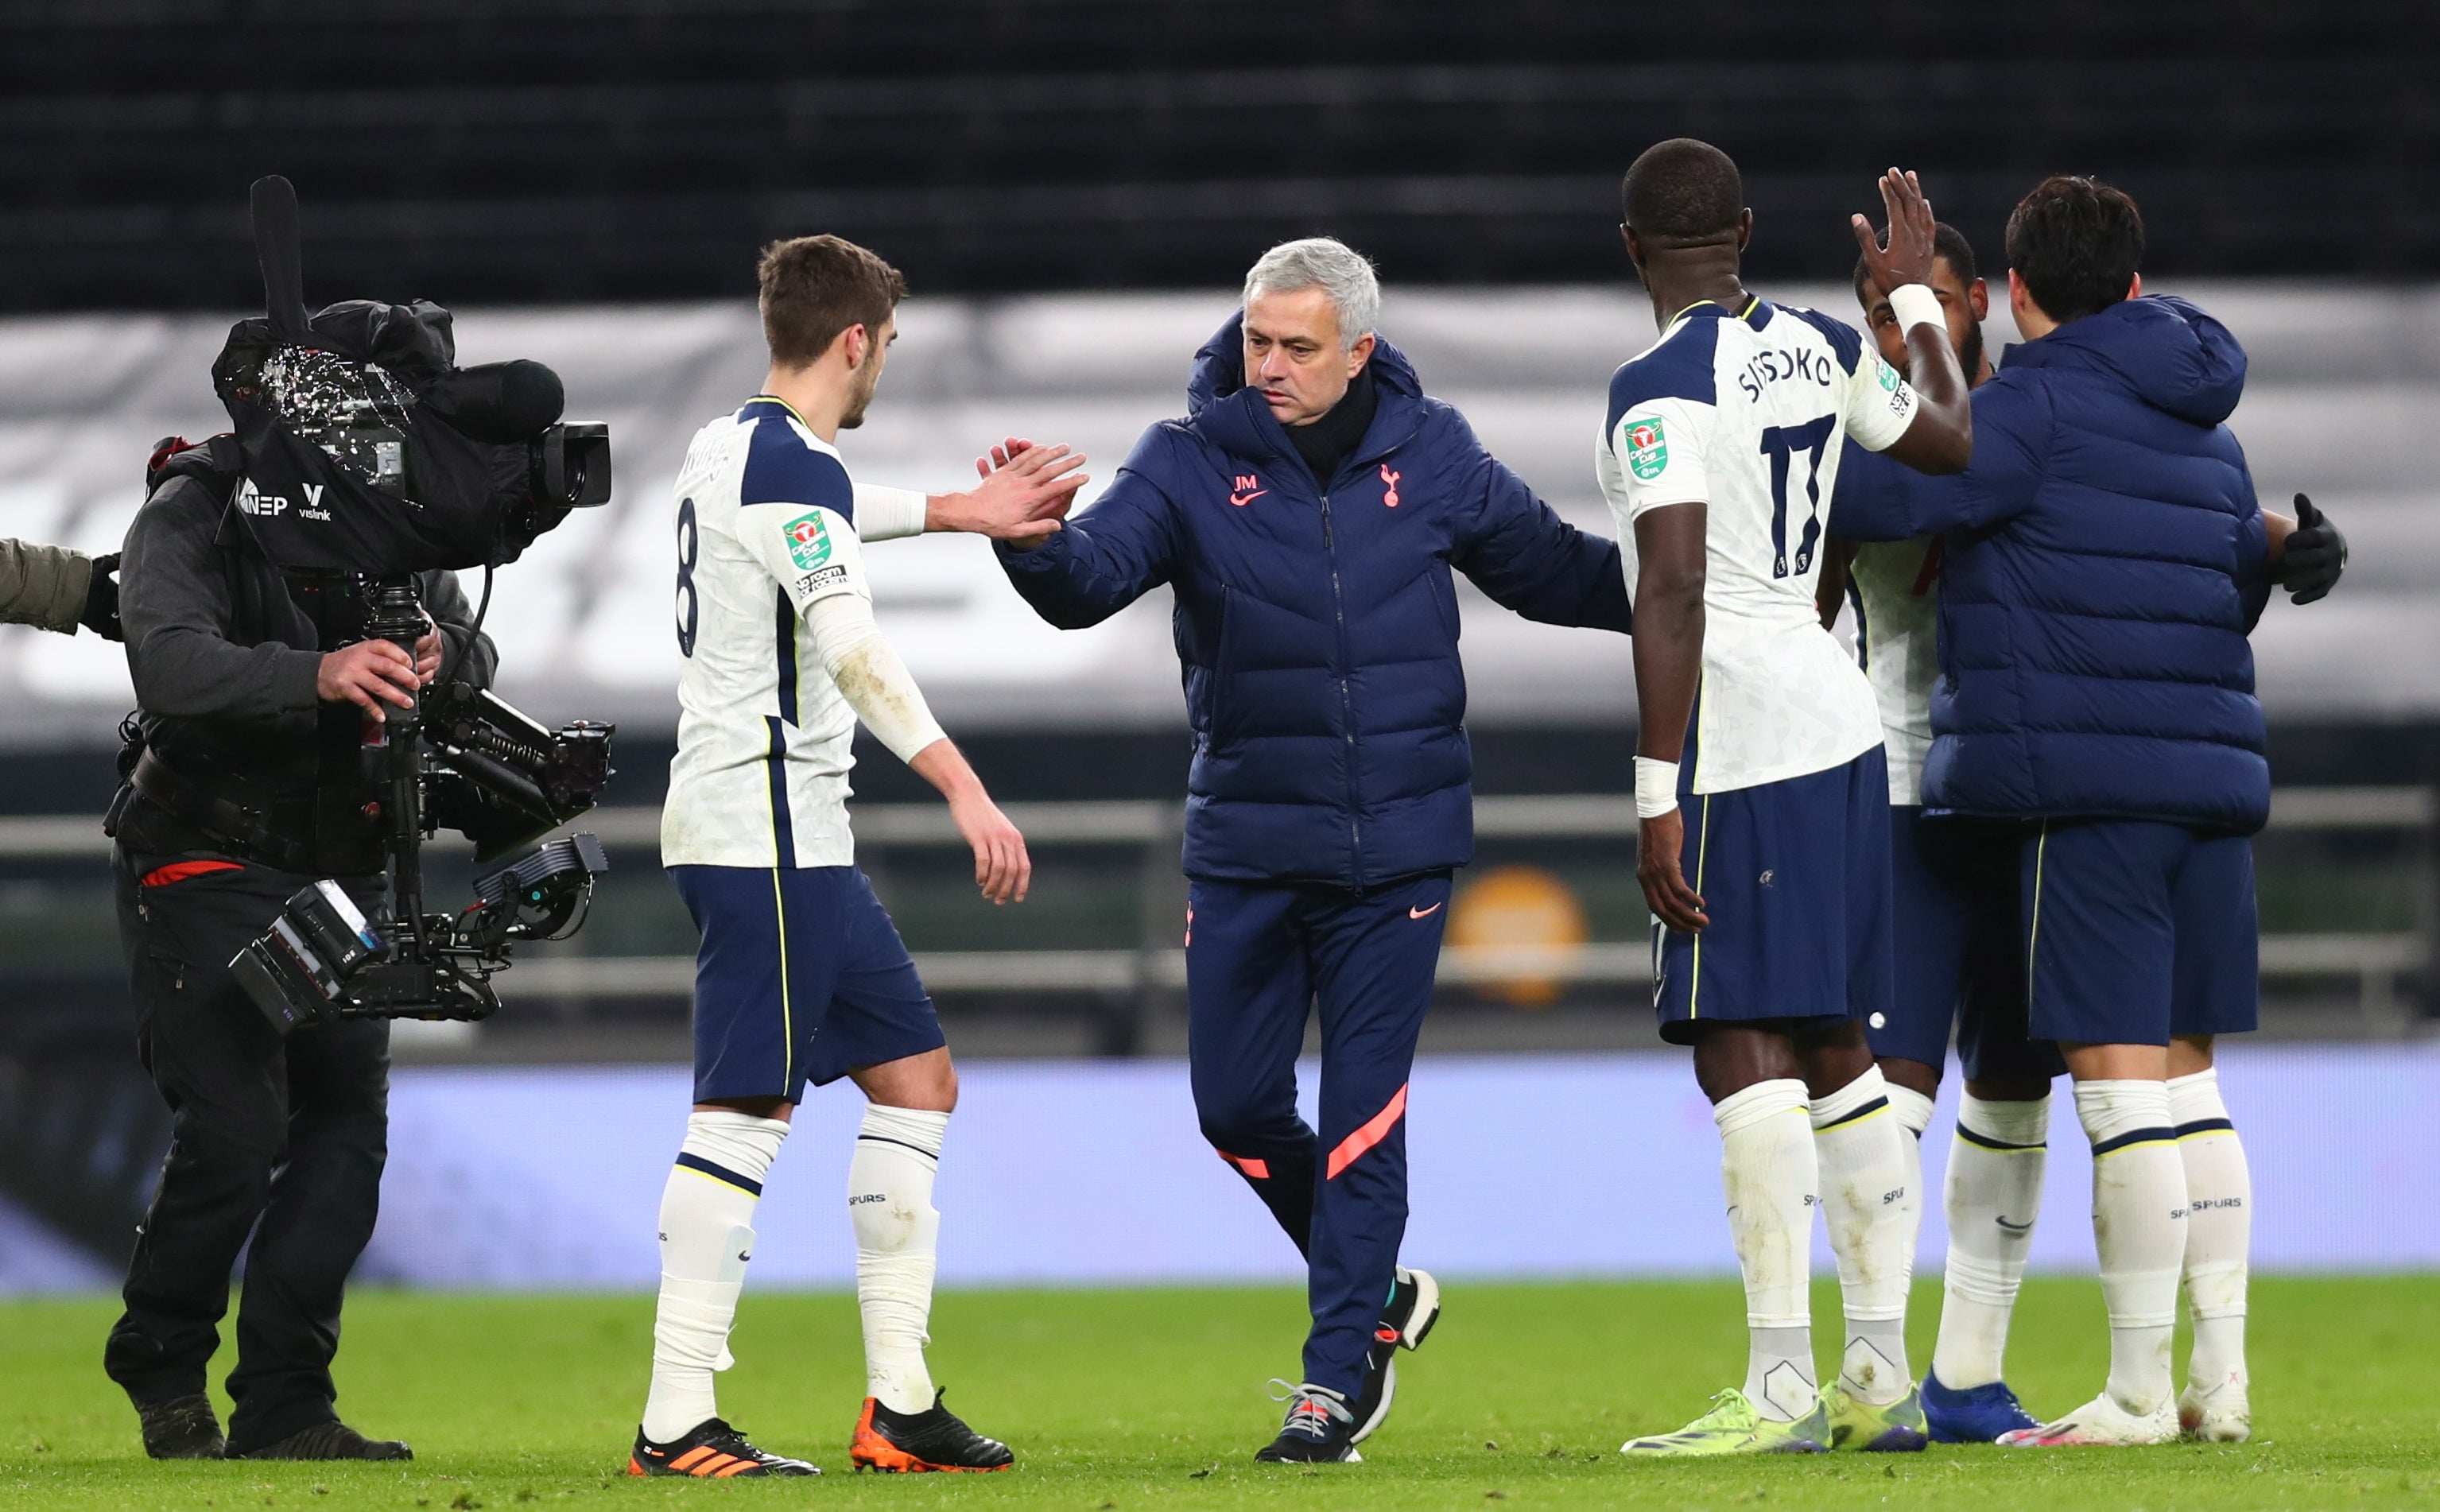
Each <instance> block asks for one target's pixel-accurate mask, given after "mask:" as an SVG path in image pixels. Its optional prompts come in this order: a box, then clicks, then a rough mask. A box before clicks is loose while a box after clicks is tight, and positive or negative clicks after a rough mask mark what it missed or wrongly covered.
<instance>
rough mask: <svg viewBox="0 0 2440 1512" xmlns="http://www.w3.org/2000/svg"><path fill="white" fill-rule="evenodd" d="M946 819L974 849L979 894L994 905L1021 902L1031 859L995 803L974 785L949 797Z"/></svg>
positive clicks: (1030, 873)
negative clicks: (952, 823)
mask: <svg viewBox="0 0 2440 1512" xmlns="http://www.w3.org/2000/svg"><path fill="white" fill-rule="evenodd" d="M949 818H950V819H951V820H953V821H954V822H955V823H956V824H957V826H958V833H959V834H960V835H961V836H963V837H965V840H966V843H967V844H968V845H971V846H973V847H974V848H975V886H977V887H978V888H980V889H982V893H983V896H984V897H986V898H989V899H990V900H991V901H992V902H993V903H994V904H995V905H996V904H1002V903H1023V902H1024V901H1025V891H1026V889H1027V888H1028V887H1030V886H1031V885H1032V882H1033V862H1032V858H1030V857H1029V856H1027V855H1026V854H1025V837H1024V836H1022V835H1020V834H1018V833H1017V829H1016V826H1015V825H1014V824H1012V823H1010V822H1009V821H1008V816H1007V815H1005V814H1003V813H1001V812H1000V811H999V805H998V804H996V803H995V802H993V801H991V800H990V799H989V798H988V797H986V796H985V795H984V793H983V791H982V788H981V787H980V785H979V784H978V785H977V786H975V787H974V788H972V789H971V790H969V791H966V792H963V793H960V794H959V795H958V796H957V797H954V798H952V799H950V800H949Z"/></svg>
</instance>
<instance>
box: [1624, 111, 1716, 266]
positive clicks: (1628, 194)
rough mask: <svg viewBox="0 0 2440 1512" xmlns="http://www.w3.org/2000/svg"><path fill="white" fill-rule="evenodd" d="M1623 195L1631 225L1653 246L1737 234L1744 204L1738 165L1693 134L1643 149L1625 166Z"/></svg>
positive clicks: (1708, 240)
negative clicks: (1638, 155)
mask: <svg viewBox="0 0 2440 1512" xmlns="http://www.w3.org/2000/svg"><path fill="white" fill-rule="evenodd" d="M1620 198H1621V199H1622V201H1623V202H1624V205H1623V208H1624V211H1625V219H1626V224H1627V225H1628V226H1629V227H1630V228H1632V229H1633V230H1634V232H1635V234H1636V236H1637V237H1638V238H1639V239H1640V240H1641V241H1642V243H1643V244H1644V245H1645V246H1647V247H1649V248H1652V249H1654V250H1667V249H1669V248H1673V247H1681V246H1696V245H1701V244H1704V243H1713V242H1719V241H1723V240H1727V239H1731V238H1733V237H1734V236H1735V235H1736V231H1737V225H1738V222H1739V220H1740V219H1741V218H1742V217H1743V216H1744V214H1745V207H1746V189H1745V180H1744V179H1743V178H1742V177H1741V176H1740V175H1739V174H1738V172H1737V165H1736V164H1735V163H1734V162H1733V161H1731V158H1730V157H1729V154H1728V153H1724V152H1721V151H1720V150H1719V149H1718V148H1716V147H1714V146H1713V145H1712V144H1711V143H1709V142H1698V141H1696V140H1695V138H1693V137H1691V136H1676V137H1672V138H1670V139H1669V140H1668V141H1665V142H1660V143H1658V144H1656V145H1654V146H1651V147H1648V148H1645V149H1644V151H1643V155H1642V156H1641V157H1639V158H1637V159H1636V160H1635V163H1634V166H1633V167H1631V168H1629V169H1628V170H1627V171H1626V181H1625V182H1624V184H1623V185H1622V186H1621V187H1620Z"/></svg>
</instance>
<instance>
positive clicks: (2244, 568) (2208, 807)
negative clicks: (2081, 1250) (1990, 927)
mask: <svg viewBox="0 0 2440 1512" xmlns="http://www.w3.org/2000/svg"><path fill="white" fill-rule="evenodd" d="M2143 245H2144V237H2143V222H2142V219H2141V217H2140V215H2139V214H2138V213H2137V211H2136V207H2135V205H2134V202H2133V201H2132V200H2130V199H2128V198H2127V197H2126V195H2125V194H2123V193H2121V192H2119V191H2118V190H2116V189H2110V188H2108V187H2107V186H2103V185H2099V184H2095V183H2093V182H2092V181H2090V180H2089V179H2081V178H2070V177H2057V178H2053V179H2049V180H2046V181H2045V182H2044V183H2042V184H2041V185H2039V186H2037V187H2036V189H2034V191H2033V192H2032V193H2031V194H2028V195H2027V196H2026V197H2025V199H2024V201H2023V202H2022V203H2021V204H2019V205H2018V207H2017V210H2016V213H2015V214H2014V215H2013V216H2012V217H2011V218H2010V220H2009V224H2008V260H2009V263H2010V270H2009V286H2010V298H2011V303H2012V305H2013V307H2014V310H2015V314H2016V317H2017V325H2018V330H2019V331H2020V332H2021V333H2023V334H2024V335H2025V336H2026V337H2027V338H2028V340H2027V341H2026V342H2025V344H2024V345H2021V346H2018V347H2014V348H2011V349H2010V350H2009V351H2008V352H2007V354H2006V357H2005V359H2004V361H2003V363H2002V365H2001V367H2000V371H1999V373H1998V374H1997V375H1996V376H1995V377H1993V378H1992V379H1991V381H1990V382H1989V383H1987V384H1985V385H1984V386H1982V388H1980V389H1978V390H1977V391H1976V393H1975V396H1974V428H1975V448H1974V460H1973V464H1972V466H1971V467H1970V468H1969V469H1968V470H1967V471H1966V472H1965V473H1964V474H1963V475H1960V476H1959V477H1952V478H1941V479H1907V480H1906V482H1905V486H1904V487H1903V488H1898V489H1891V490H1888V491H1886V492H1883V493H1881V494H1880V495H1878V499H1877V502H1878V504H1879V505H1880V506H1882V507H1883V508H1885V509H1887V510H1888V511H1889V512H1890V513H1891V515H1892V517H1890V518H1886V519H1875V520H1872V521H1870V522H1867V520H1866V519H1865V518H1864V515H1863V512H1861V511H1860V510H1858V511H1850V510H1849V509H1848V508H1847V507H1846V506H1847V505H1848V504H1849V502H1850V501H1849V500H1848V499H1847V498H1845V497H1842V498H1841V500H1840V505H1841V513H1840V514H1839V519H1838V521H1837V522H1836V525H1835V526H1834V529H1837V530H1839V531H1842V532H1846V533H1850V534H1855V535H1858V536H1871V537H1879V538H1889V537H1890V536H1892V535H1894V534H1920V533H1925V532H1929V531H1942V532H1946V533H1945V544H1946V556H1945V559H1944V560H1943V562H1942V565H1941V568H1940V624H1939V651H1940V666H1941V675H1940V678H1939V681H1938V682H1937V684H1936V685H1935V687H1934V690H1933V695H1932V705H1931V720H1932V729H1933V734H1934V740H1933V744H1932V747H1931V752H1930V755H1929V758H1928V759H1927V760H1926V762H1925V765H1924V771H1923V801H1924V804H1925V806H1926V808H1927V810H1935V809H1945V810H1948V811H1951V812H1958V813H1967V814H1980V815H1997V816H2003V817H2010V818H2015V819H2023V820H2026V821H2028V823H2027V828H2026V832H2025V839H2024V841H2023V846H2022V865H2021V870H2022V876H2023V898H2024V903H2023V915H2024V916H2023V926H2024V940H2025V954H2026V964H2025V970H2026V996H2027V1000H2028V1014H2029V1018H2030V1022H2031V1030H2032V1033H2033V1035H2035V1036H2036V1037H2037V1038H2044V1039H2055V1040H2056V1041H2057V1042H2058V1044H2059V1048H2060V1050H2061V1051H2062V1052H2063V1053H2064V1054H2065V1057H2066V1060H2067V1064H2068V1069H2069V1071H2071V1072H2072V1074H2073V1075H2074V1077H2075V1080H2076V1111H2077V1114H2078V1116H2079V1118H2080V1119H2081V1121H2082V1122H2083V1125H2084V1127H2085V1131H2086V1134H2087V1135H2088V1137H2089V1138H2090V1140H2091V1142H2092V1147H2093V1156H2094V1189H2093V1221H2094V1230H2095V1238H2096V1243H2097V1247H2098V1249H2099V1251H2100V1262H2101V1276H2102V1287H2103V1290H2104V1292H2105V1293H2106V1295H2107V1297H2108V1309H2109V1319H2110V1339H2111V1350H2110V1371H2109V1380H2108V1389H2107V1390H2105V1391H2104V1392H2103V1393H2102V1395H2100V1396H2098V1397H2096V1398H2095V1399H2094V1400H2093V1401H2091V1402H2090V1403H2088V1404H2086V1405H2085V1406H2084V1407H2083V1408H2081V1409H2079V1410H2078V1411H2076V1412H2074V1413H2070V1414H2068V1415H2067V1416H2065V1417H2063V1418H2059V1419H2057V1420H2054V1421H2053V1422H2051V1423H2048V1424H2045V1425H2043V1426H2041V1427H2037V1428H2032V1429H2025V1430H2020V1431H2015V1432H2010V1433H2006V1434H2002V1435H2001V1437H2000V1442H2001V1443H2006V1444H2018V1445H2056V1444H2090V1443H2108V1444H2127V1443H2154V1442H2160V1441H2162V1440H2163V1439H2168V1438H2174V1437H2176V1436H2177V1435H2178V1433H2179V1431H2180V1411H2179V1409H2180V1403H2179V1402H2177V1401H2175V1400H2173V1398H2172V1395H2171V1393H2172V1385H2171V1378H2170V1371H2169V1348H2170V1336H2171V1331H2172V1324H2173V1323H2174V1321H2175V1320H2174V1314H2175V1307H2176V1302H2177V1293H2178V1284H2179V1278H2180V1263H2181V1261H2182V1262H2183V1263H2184V1267H2185V1269H2186V1271H2187V1279H2188V1281H2189V1283H2190V1284H2191V1285H2192V1286H2193V1287H2194V1288H2195V1305H2196V1311H2197V1314H2198V1319H2204V1321H2205V1322H2209V1321H2210V1318H2213V1317H2224V1316H2234V1318H2236V1319H2239V1320H2241V1318H2242V1314H2243V1309H2244V1301H2243V1298H2244V1285H2245V1283H2244V1262H2245V1254H2244V1251H2245V1233H2244V1217H2245V1215H2244V1210H2245V1207H2246V1202H2245V1198H2244V1196H2243V1189H2244V1187H2245V1183H2246V1179H2245V1173H2244V1165H2243V1157H2242V1155H2241V1153H2236V1152H2237V1146H2236V1145H2235V1143H2234V1140H2219V1139H2212V1138H2209V1136H2212V1135H2215V1134H2219V1133H2224V1132H2226V1131H2227V1130H2228V1129H2229V1128H2230V1125H2229V1123H2228V1118H2227V1112H2226V1108H2225V1107H2224V1106H2222V1105H2221V1104H2220V1101H2219V1097H2218V1093H2217V1091H2216V1086H2215V1085H2214V1083H2213V1078H2212V1077H2211V1075H2210V1068H2211V1045H2212V1036H2213V1035H2216V1034H2223V1033H2236V1032H2241V1031H2244V1030H2250V1029H2252V1027H2253V1024H2254V1013H2255V999H2256V991H2257V977H2258V972H2257V951H2256V944H2257V942H2256V930H2255V916H2254V897H2253V863H2252V851H2251V842H2250V840H2249V837H2250V836H2251V835H2252V833H2253V832H2254V831H2255V830H2258V829H2260V828H2261V827H2262V824H2263V821H2264V819H2266V818H2267V816H2268V814H2269V811H2270V763H2269V761H2268V759H2267V757H2266V755H2265V751H2266V747H2267V741H2266V738H2265V730H2264V723H2263V715H2262V706H2261V705H2260V703H2259V702H2257V701H2256V699H2255V698H2254V694H2253V658H2252V651H2251V649H2250V648H2249V646H2248V644H2247V640H2246V634H2247V631H2248V630H2249V629H2251V627H2252V624H2253V621H2254V620H2255V618H2256V617H2257V616H2258V615H2259V614H2260V613H2261V611H2262V607H2263V604H2264V603H2265V602H2266V600H2267V599H2268V597H2269V593H2270V586H2271V582H2272V577H2273V574H2274V571H2275V570H2278V569H2279V568H2280V567H2281V563H2280V558H2281V557H2282V555H2283V554H2284V549H2285V546H2286V541H2287V533H2288V531H2289V530H2290V529H2291V528H2292V527H2293V525H2294V522H2292V521H2289V520H2288V519H2287V518H2286V517H2285V516H2278V515H2266V513H2265V511H2264V510H2263V509H2262V508H2261V506H2260V504H2259V503H2258V502H2257V501H2256V499H2255V497H2254V492H2253V480H2252V474H2251V473H2250V471H2249V470H2248V468H2247V466H2246V461H2245V454H2244V452H2243V450H2242V449H2241V448H2240V447H2239V446H2238V444H2237V441H2236V438H2235V437H2234V436H2233V435H2232V434H2230V432H2229V430H2228V428H2227V426H2226V425H2225V424H2224V422H2225V421H2226V420H2227V418H2228V416H2229V415H2230V414H2231V413H2232V412H2233V411H2234V409H2235V407H2236V403H2237V400H2238V397H2239V396H2240V394H2241V392H2242V391H2243V387H2244V381H2245V367H2246V364H2245V353H2244V351H2242V350H2241V349H2240V348H2239V347H2238V345H2237V343H2236V341H2235V338H2234V337H2233V336H2232V335H2230V334H2229V333H2228V331H2227V330H2226V329H2225V328H2223V327H2222V326H2221V325H2220V324H2219V323H2218V322H2217V321H2216V320H2214V319H2213V318H2212V317H2211V316H2210V315H2206V314H2204V313H2203V312H2202V311H2201V310H2199V309H2198V308H2196V307H2195V306H2194V305H2192V304H2189V303H2187V302H2185V301H2184V300H2181V299H2172V298H2162V297H2140V296H2141V295H2142V289H2143V283H2142V279H2141V278H2140V277H2139V276H2138V275H2137V273H2136V267H2137V265H2138V263H2139V261H2140V260H2141V257H2142V253H2143ZM1858 502H1860V501H1858ZM2301 504H2302V501H2301V498H2300V505H2301ZM2302 507H2303V509H2304V510H2305V512H2306V513H2307V518H2306V520H2305V525H2306V527H2307V528H2308V529H2310V530H2311V531H2314V532H2316V534H2317V535H2326V536H2327V537H2328V538H2329V540H2330V541H2331V542H2336V540H2337V537H2336V534H2335V532H2334V531H2328V530H2327V529H2326V527H2325V526H2323V525H2322V524H2320V522H2318V521H2316V520H2314V519H2313V518H2311V517H2310V513H2309V512H2310V506H2309V505H2303V506H2302ZM1901 514H1902V515H1903V516H1905V517H1904V519H1903V520H1900V519H1898V518H1895V516H1896V515H1901ZM2305 539H2306V537H2305V534H2304V533H2303V532H2299V533H2298V534H2297V535H2296V540H2297V541H2298V542H2299V543H2300V544H2301V543H2303V542H2304V541H2305ZM2338 549H2339V550H2341V551H2342V550H2343V547H2342V546H2340V547H2339V548H2338ZM2293 565H2294V564H2288V566H2291V567H2292V566H2293ZM2335 575H2336V574H2335V570H2334V569H2333V570H2332V571H2331V572H2330V573H2329V576H2331V577H2335ZM2291 585H2293V582H2292V579H2291ZM2181 1143H2182V1144H2185V1145H2190V1146H2193V1147H2192V1148H2189V1149H2188V1150H2187V1151H2186V1153H2185V1156H2184V1158H2183V1160H2182V1161H2181V1157H2180V1148H2181ZM2205 1146H2209V1148H2208V1149H2206V1148H2205ZM2190 1180H2191V1182H2192V1184H2193V1188H2194V1189H2193V1191H2192V1193H2191V1195H2190V1193H2189V1184H2190ZM2190 1210H2191V1211H2192V1215H2191V1216H2190ZM2190 1225H2191V1229H2192V1232H2191V1234H2190V1232H2189V1231H2190ZM2190 1243H2191V1245H2192V1248H2191V1249H2190ZM2205 1251H2210V1253H2209V1254H2208V1256H2206V1254H2205ZM2206 1258H2208V1260H2209V1262H2210V1263H2208V1264H2206V1263H2203V1262H2204V1261H2205V1259H2206ZM2206 1315H2209V1317H2207V1316H2206ZM2241 1330H2242V1323H2241V1321H2240V1322H2238V1323H2236V1324H2235V1329H2234V1335H2233V1339H2232V1340H2231V1341H2230V1342H2229V1344H2228V1345H2226V1346H2225V1347H2226V1349H2227V1359H2226V1363H2225V1364H2224V1365H2222V1366H2216V1365H2214V1364H2212V1363H2209V1362H2206V1361H2205V1360H2204V1359H2201V1358H2200V1357H2199V1355H2198V1359H2197V1360H2196V1367H2195V1372H2194V1375H2195V1379H2196V1382H2197V1390H2196V1391H2194V1392H2190V1393H2189V1400H2188V1401H2187V1402H2186V1403H2184V1404H2182V1405H2183V1406H2184V1408H2185V1415H2186V1417H2187V1418H2188V1427H2189V1429H2190V1431H2196V1432H2198V1433H2201V1434H2202V1435H2204V1436H2207V1437H2214V1438H2223V1439H2226V1438H2242V1437H2243V1436H2244V1434H2245V1427H2246V1414H2247V1408H2246V1405H2245V1382H2244V1376H2243V1349H2242V1332H2241ZM2207 1333H2208V1330H2206V1329H2205V1328H2203V1327H2202V1326H2200V1325H2198V1344H2204V1343H2210V1348H2211V1350H2212V1351H2213V1352H2217V1351H2219V1350H2221V1349H2222V1348H2223V1347H2224V1346H2223V1345H2221V1344H2218V1343H2211V1342H2210V1341H2209V1340H2208V1339H2207V1338H2206V1335H2207Z"/></svg>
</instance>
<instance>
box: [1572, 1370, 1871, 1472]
mask: <svg viewBox="0 0 2440 1512" xmlns="http://www.w3.org/2000/svg"><path fill="white" fill-rule="evenodd" d="M1918 1416H1920V1414H1918ZM1829 1442H1830V1415H1829V1413H1827V1412H1826V1411H1824V1404H1823V1403H1821V1402H1818V1401H1817V1402H1815V1403H1814V1404H1813V1411H1811V1412H1809V1413H1805V1414H1804V1415H1803V1417H1800V1418H1798V1419H1797V1420H1796V1421H1795V1422H1793V1423H1781V1422H1775V1421H1773V1420H1771V1419H1770V1418H1767V1417H1765V1416H1763V1415H1762V1413H1758V1412H1756V1411H1755V1410H1754V1405H1753V1403H1751V1402H1749V1401H1748V1400H1747V1399H1746V1394H1745V1393H1743V1392H1741V1391H1738V1390H1737V1389H1736V1388H1734V1387H1731V1388H1730V1389H1729V1390H1727V1391H1724V1392H1722V1393H1720V1394H1719V1395H1717V1396H1714V1397H1713V1398H1712V1410H1711V1411H1710V1412H1708V1413H1704V1414H1703V1415H1702V1416H1700V1417H1698V1418H1696V1419H1695V1420H1694V1421H1693V1422H1691V1423H1689V1424H1687V1425H1686V1426H1685V1427H1684V1428H1681V1429H1679V1430H1678V1431H1677V1432H1675V1433H1660V1434H1656V1435H1655V1436H1653V1437H1651V1438H1631V1439H1628V1440H1627V1441H1626V1442H1625V1443H1624V1444H1623V1445H1621V1446H1620V1447H1619V1452H1620V1453H1621V1454H1625V1455H1630V1456H1633V1457H1636V1458H1639V1459H1642V1458H1654V1459H1657V1458H1660V1457H1661V1456H1664V1455H1675V1456H1678V1457H1681V1458H1701V1457H1709V1456H1713V1455H1720V1454H1820V1453H1821V1452H1822V1451H1823V1449H1824V1448H1825V1446H1827V1445H1828V1444H1829Z"/></svg>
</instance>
